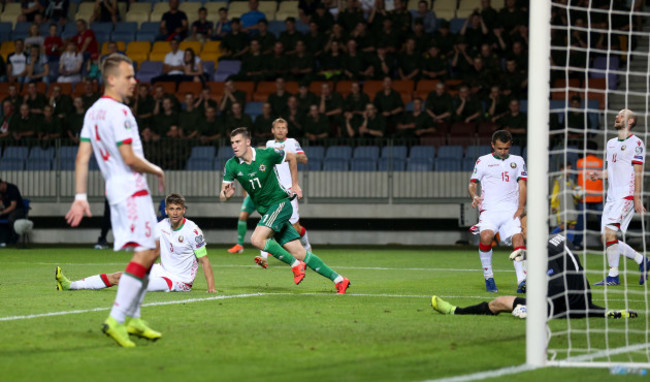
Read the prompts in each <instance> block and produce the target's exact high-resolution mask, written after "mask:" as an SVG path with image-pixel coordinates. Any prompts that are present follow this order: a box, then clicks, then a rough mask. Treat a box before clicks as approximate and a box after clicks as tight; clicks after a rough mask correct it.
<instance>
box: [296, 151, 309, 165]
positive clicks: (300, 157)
mask: <svg viewBox="0 0 650 382" xmlns="http://www.w3.org/2000/svg"><path fill="white" fill-rule="evenodd" d="M296 160H297V161H298V162H300V163H302V164H307V160H308V158H307V155H305V153H302V154H296Z"/></svg>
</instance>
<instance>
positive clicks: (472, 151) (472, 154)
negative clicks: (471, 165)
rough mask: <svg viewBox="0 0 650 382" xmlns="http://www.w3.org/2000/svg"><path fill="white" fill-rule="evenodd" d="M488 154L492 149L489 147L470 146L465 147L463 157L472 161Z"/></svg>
mask: <svg viewBox="0 0 650 382" xmlns="http://www.w3.org/2000/svg"><path fill="white" fill-rule="evenodd" d="M490 152H492V148H491V147H490V146H478V145H472V146H469V147H467V151H466V152H465V157H466V158H470V159H472V160H476V158H478V157H480V156H483V155H487V154H489V153H490ZM438 156H440V153H438Z"/></svg>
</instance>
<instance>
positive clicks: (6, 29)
mask: <svg viewBox="0 0 650 382" xmlns="http://www.w3.org/2000/svg"><path fill="white" fill-rule="evenodd" d="M12 26H13V25H12V24H11V23H0V41H9V40H11V29H12ZM41 34H42V33H41Z"/></svg>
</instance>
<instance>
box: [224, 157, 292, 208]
mask: <svg viewBox="0 0 650 382" xmlns="http://www.w3.org/2000/svg"><path fill="white" fill-rule="evenodd" d="M285 158H286V154H285V152H284V151H283V150H280V149H276V148H268V149H256V148H253V161H252V162H251V163H250V164H248V163H246V162H244V160H242V159H239V158H237V157H232V158H230V159H229V160H228V161H227V162H226V166H225V170H224V175H223V182H224V183H232V182H234V181H235V179H237V181H239V184H241V186H242V187H243V188H244V190H246V192H247V193H248V195H250V197H251V198H252V199H253V202H254V203H255V206H257V211H258V212H259V213H260V215H264V214H265V213H266V211H267V210H268V209H269V207H271V206H272V205H274V204H277V203H279V202H281V201H283V200H286V199H289V197H290V193H289V191H288V190H286V189H285V188H284V187H282V186H281V185H280V181H279V177H278V174H277V172H276V170H275V165H276V164H280V163H282V162H284V160H285Z"/></svg>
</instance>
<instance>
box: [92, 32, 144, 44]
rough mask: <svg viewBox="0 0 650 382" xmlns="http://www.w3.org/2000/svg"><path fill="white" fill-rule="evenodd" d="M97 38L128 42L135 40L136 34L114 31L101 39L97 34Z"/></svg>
mask: <svg viewBox="0 0 650 382" xmlns="http://www.w3.org/2000/svg"><path fill="white" fill-rule="evenodd" d="M97 40H98V41H124V42H125V43H127V44H128V43H130V42H133V41H135V40H136V34H135V33H134V32H127V31H116V32H112V33H111V34H110V38H106V39H103V40H101V39H100V38H99V36H98V37H97Z"/></svg>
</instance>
